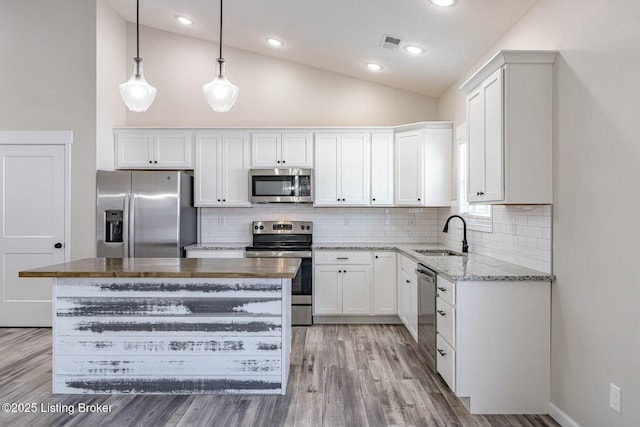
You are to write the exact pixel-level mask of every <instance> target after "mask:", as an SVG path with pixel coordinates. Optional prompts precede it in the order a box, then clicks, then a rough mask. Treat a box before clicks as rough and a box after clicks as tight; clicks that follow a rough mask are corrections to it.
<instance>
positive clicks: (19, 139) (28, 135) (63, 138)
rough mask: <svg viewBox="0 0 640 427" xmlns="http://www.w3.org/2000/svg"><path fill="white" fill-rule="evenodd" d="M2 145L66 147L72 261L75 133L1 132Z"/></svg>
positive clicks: (67, 236)
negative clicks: (72, 163)
mask: <svg viewBox="0 0 640 427" xmlns="http://www.w3.org/2000/svg"><path fill="white" fill-rule="evenodd" d="M0 144H1V145H64V209H65V215H64V242H65V243H64V260H65V262H67V261H69V260H70V259H71V144H73V131H70V130H56V131H0Z"/></svg>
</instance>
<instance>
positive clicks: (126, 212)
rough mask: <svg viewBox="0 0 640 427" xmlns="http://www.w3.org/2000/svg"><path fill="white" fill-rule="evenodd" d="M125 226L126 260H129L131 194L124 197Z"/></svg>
mask: <svg viewBox="0 0 640 427" xmlns="http://www.w3.org/2000/svg"><path fill="white" fill-rule="evenodd" d="M122 219H123V225H124V227H122V228H123V230H122V242H123V246H124V254H123V256H124V257H125V258H129V242H130V241H131V239H129V193H126V194H125V195H124V213H123V218H122Z"/></svg>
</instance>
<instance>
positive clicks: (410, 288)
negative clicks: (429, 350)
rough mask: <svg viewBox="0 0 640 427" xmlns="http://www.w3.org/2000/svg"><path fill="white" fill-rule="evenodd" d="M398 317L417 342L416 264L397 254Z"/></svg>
mask: <svg viewBox="0 0 640 427" xmlns="http://www.w3.org/2000/svg"><path fill="white" fill-rule="evenodd" d="M397 262H398V268H397V281H398V290H397V298H398V317H399V318H400V320H401V321H402V323H403V324H404V326H405V327H406V328H407V330H408V331H409V333H410V334H411V336H412V337H413V339H414V340H415V341H416V342H417V341H418V276H417V275H416V268H417V267H418V264H417V263H415V262H414V261H412V260H410V259H409V258H407V257H406V256H404V255H400V254H398V259H397Z"/></svg>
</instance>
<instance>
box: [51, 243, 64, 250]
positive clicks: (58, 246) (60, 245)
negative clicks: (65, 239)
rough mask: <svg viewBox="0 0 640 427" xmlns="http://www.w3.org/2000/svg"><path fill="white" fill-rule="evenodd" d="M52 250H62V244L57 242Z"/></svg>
mask: <svg viewBox="0 0 640 427" xmlns="http://www.w3.org/2000/svg"><path fill="white" fill-rule="evenodd" d="M53 247H54V248H56V249H61V248H62V243H60V242H58V243H56V244H55V245H53Z"/></svg>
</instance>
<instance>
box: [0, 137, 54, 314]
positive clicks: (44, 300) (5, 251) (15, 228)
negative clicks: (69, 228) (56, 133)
mask: <svg viewBox="0 0 640 427" xmlns="http://www.w3.org/2000/svg"><path fill="white" fill-rule="evenodd" d="M65 174H66V171H65V148H64V146H61V145H0V189H1V191H2V197H1V198H0V326H51V293H52V280H53V279H31V278H19V277H18V272H19V271H22V270H28V269H31V268H36V267H42V266H45V265H51V264H58V263H62V262H64V261H65V249H64V244H65V241H64V238H65V205H66V203H65ZM58 243H59V244H60V245H59V247H56V246H58V245H57V244H58Z"/></svg>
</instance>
